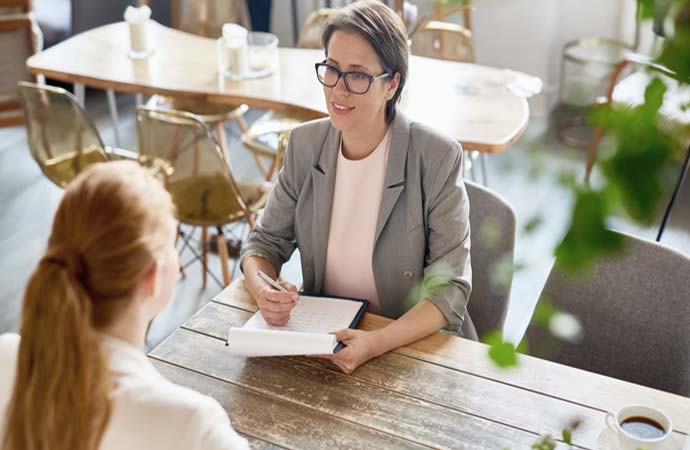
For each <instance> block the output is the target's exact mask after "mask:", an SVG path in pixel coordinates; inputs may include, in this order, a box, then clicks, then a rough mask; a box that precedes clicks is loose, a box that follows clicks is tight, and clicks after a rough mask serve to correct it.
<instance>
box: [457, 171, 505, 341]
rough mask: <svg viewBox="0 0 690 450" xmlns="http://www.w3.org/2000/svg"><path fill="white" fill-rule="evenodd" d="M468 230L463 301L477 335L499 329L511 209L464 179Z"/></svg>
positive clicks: (503, 316) (484, 189)
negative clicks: (468, 284)
mask: <svg viewBox="0 0 690 450" xmlns="http://www.w3.org/2000/svg"><path fill="white" fill-rule="evenodd" d="M465 188H466V189H467V196H468V198H469V201H470V229H471V230H472V246H471V250H470V256H471V259H472V294H471V295H470V301H469V303H468V305H467V310H468V311H469V313H470V317H471V318H472V322H473V323H474V327H475V328H476V330H477V335H478V336H479V337H482V336H483V335H485V334H486V333H487V332H490V331H493V330H499V331H502V330H503V322H504V321H505V318H506V313H507V312H508V303H509V300H510V287H511V285H512V281H513V279H512V270H511V269H512V265H513V253H514V250H515V213H514V212H513V208H511V206H510V204H508V202H506V201H505V200H504V199H503V198H502V197H500V196H499V195H498V194H496V193H494V192H493V191H490V190H489V189H487V188H485V187H483V186H479V185H477V184H475V183H472V182H470V181H465Z"/></svg>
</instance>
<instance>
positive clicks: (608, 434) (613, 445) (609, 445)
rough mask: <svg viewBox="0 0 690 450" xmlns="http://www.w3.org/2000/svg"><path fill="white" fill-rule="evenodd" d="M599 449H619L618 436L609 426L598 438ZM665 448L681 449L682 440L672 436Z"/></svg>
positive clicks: (665, 449) (669, 449) (670, 449)
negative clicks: (679, 440)
mask: <svg viewBox="0 0 690 450" xmlns="http://www.w3.org/2000/svg"><path fill="white" fill-rule="evenodd" d="M597 449H599V450H619V449H618V438H616V435H615V434H614V433H613V431H611V430H609V429H608V428H604V430H603V431H602V432H601V433H599V437H598V438H597ZM663 449H664V450H681V447H680V442H678V439H676V436H671V438H670V439H669V440H668V441H666V444H665V445H664V447H663Z"/></svg>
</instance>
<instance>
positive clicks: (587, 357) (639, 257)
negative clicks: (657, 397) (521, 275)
mask: <svg viewBox="0 0 690 450" xmlns="http://www.w3.org/2000/svg"><path fill="white" fill-rule="evenodd" d="M620 235H621V237H622V239H623V241H624V243H625V247H624V250H623V251H622V253H617V254H613V255H609V256H605V257H603V258H601V259H600V260H599V262H598V264H597V266H596V267H595V268H594V269H593V271H592V272H590V273H588V274H586V275H584V276H572V275H567V274H565V273H562V272H561V271H559V270H556V269H555V268H554V269H552V270H551V274H550V275H549V278H548V280H547V281H546V285H545V286H544V290H543V291H542V299H545V300H547V301H549V302H550V303H552V304H555V305H556V306H557V307H559V308H560V309H561V310H563V311H565V312H568V313H570V314H573V315H575V316H576V317H577V318H578V319H579V320H580V323H581V325H582V331H583V333H582V337H581V339H580V340H578V341H577V342H576V343H567V342H561V341H558V342H554V340H555V338H553V337H552V336H550V335H549V333H548V331H546V330H545V328H544V327H543V326H541V325H537V324H532V325H530V327H529V328H528V330H527V338H528V343H529V346H530V353H532V354H533V355H535V356H538V357H542V358H546V359H550V360H552V361H555V362H559V363H562V364H566V365H568V366H573V367H577V368H580V369H585V370H588V371H592V372H597V373H601V374H604V375H608V376H611V377H615V378H619V379H622V380H627V381H631V382H633V383H638V384H642V385H645V386H651V387H654V388H657V389H661V390H664V391H668V392H673V393H676V394H681V395H685V396H688V395H690V258H688V257H686V256H684V255H682V254H680V253H678V252H676V251H674V250H671V249H670V248H667V247H664V246H663V245H660V244H657V243H655V242H651V241H646V240H642V239H638V238H635V237H632V236H628V235H624V234H620Z"/></svg>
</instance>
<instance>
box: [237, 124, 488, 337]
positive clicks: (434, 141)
mask: <svg viewBox="0 0 690 450" xmlns="http://www.w3.org/2000/svg"><path fill="white" fill-rule="evenodd" d="M391 126H392V131H391V141H390V150H389V155H388V166H387V168H386V175H385V186H384V190H383V195H382V197H381V206H380V210H379V216H378V222H377V225H376V231H375V235H374V236H375V237H374V239H375V241H374V252H373V261H372V265H373V271H374V280H375V282H376V289H377V291H378V295H379V301H380V303H381V311H382V313H383V315H385V316H387V317H390V318H393V319H396V318H398V317H400V316H401V315H402V314H403V313H405V312H406V311H407V310H409V309H410V308H411V307H412V306H414V304H415V303H416V302H417V301H418V300H419V299H410V298H409V297H410V293H411V291H412V288H413V287H414V286H415V285H416V284H418V283H421V281H422V280H423V278H424V275H425V274H427V273H429V272H430V271H432V272H433V271H434V269H438V268H440V267H446V268H450V271H451V274H452V275H451V280H450V287H449V288H447V289H445V290H443V291H442V292H437V293H435V294H433V295H431V296H429V298H428V300H430V301H431V302H432V303H433V304H434V305H436V306H437V307H438V308H439V309H440V310H441V312H442V313H443V315H444V316H445V318H446V319H447V320H448V323H449V324H450V327H451V328H452V329H453V331H457V330H460V329H461V331H460V332H461V334H462V335H463V336H466V337H471V338H476V332H475V331H474V327H473V326H472V322H471V320H468V317H469V316H468V314H467V301H468V299H469V296H470V291H471V289H472V286H471V285H472V269H471V266H470V224H469V201H468V199H467V193H466V192H465V186H464V183H462V181H461V180H459V176H460V174H461V173H462V172H461V167H462V149H461V147H460V145H459V144H458V143H457V142H456V141H454V140H452V139H450V138H448V137H446V136H444V135H441V134H440V133H438V132H436V131H434V130H432V129H430V128H427V127H425V126H423V125H421V124H419V123H415V122H410V121H408V120H407V118H406V117H405V116H404V115H403V114H402V113H400V112H399V111H398V112H397V113H396V115H395V118H394V120H393V123H392V125H391ZM339 146H340V131H338V130H337V129H335V128H333V126H331V123H330V120H329V119H321V120H316V121H312V122H308V123H305V124H303V125H301V126H299V127H297V128H295V129H294V130H293V131H292V133H291V135H290V140H289V143H288V148H287V151H286V153H285V162H284V165H283V168H282V170H281V171H280V174H279V175H278V181H277V182H276V185H275V187H274V189H273V192H272V193H271V196H270V198H269V200H268V203H267V205H266V209H265V210H264V213H263V215H262V216H261V218H260V219H259V221H258V222H257V224H256V226H255V228H254V230H253V232H252V233H251V234H250V236H249V239H248V240H247V242H246V243H245V244H244V246H243V247H242V250H241V253H240V258H241V259H244V258H246V257H247V256H250V255H261V256H263V257H265V258H266V259H268V260H269V261H270V262H271V264H272V265H273V267H275V269H276V271H277V272H280V268H281V267H282V265H283V264H284V263H285V261H287V260H288V259H289V258H290V256H291V255H292V252H293V251H294V249H295V247H296V246H297V247H299V250H300V255H301V263H302V274H303V277H304V290H305V291H306V292H314V293H321V291H322V289H323V279H324V270H325V267H326V264H325V263H326V250H327V245H328V232H329V229H330V219H331V207H332V201H333V191H334V186H335V174H336V162H337V155H338V150H339ZM446 271H448V269H446Z"/></svg>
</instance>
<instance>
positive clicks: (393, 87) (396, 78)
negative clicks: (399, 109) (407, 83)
mask: <svg viewBox="0 0 690 450" xmlns="http://www.w3.org/2000/svg"><path fill="white" fill-rule="evenodd" d="M398 86H400V72H395V74H394V75H393V76H392V77H391V82H390V84H389V86H388V92H386V100H390V99H392V98H393V97H394V96H395V92H396V91H397V90H398Z"/></svg>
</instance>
